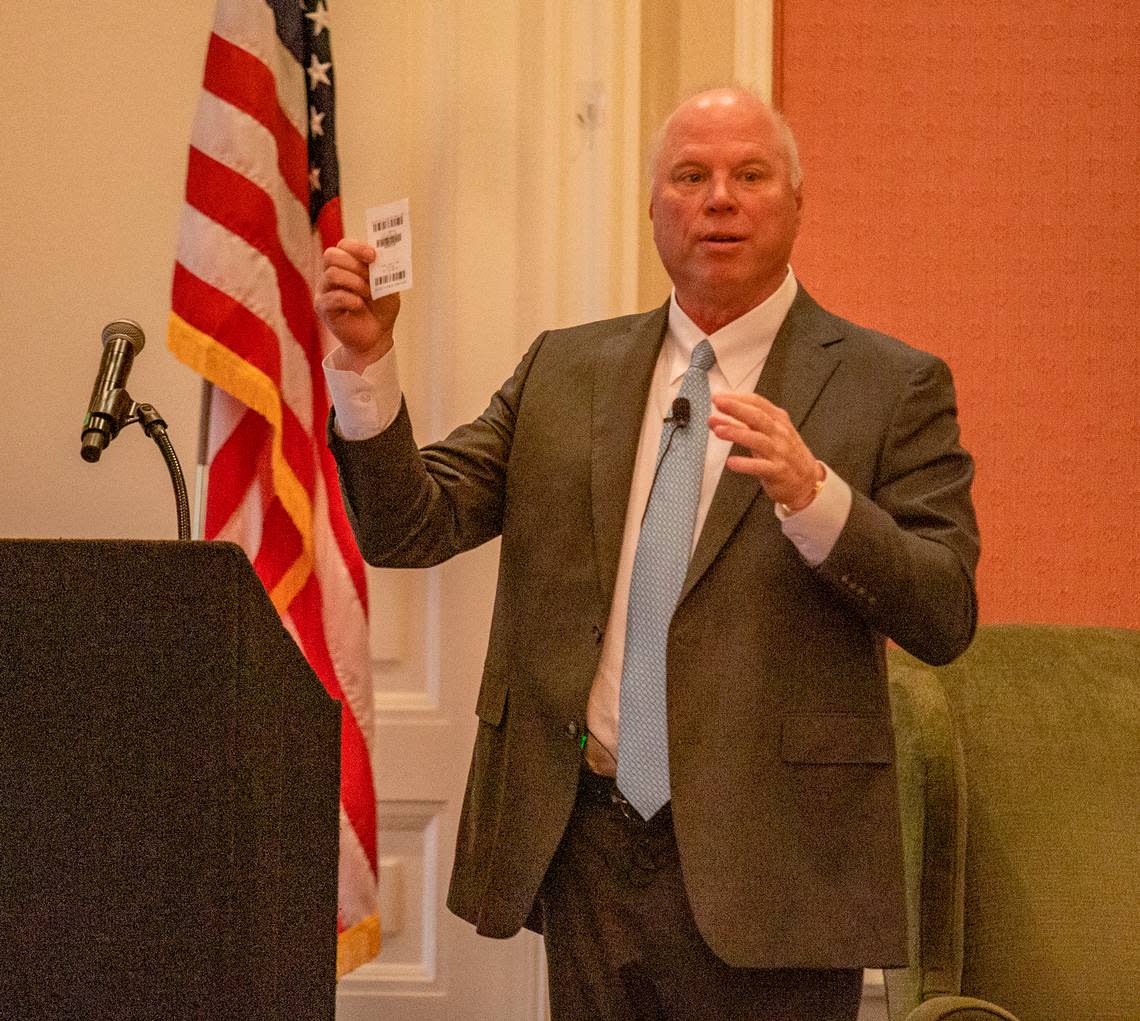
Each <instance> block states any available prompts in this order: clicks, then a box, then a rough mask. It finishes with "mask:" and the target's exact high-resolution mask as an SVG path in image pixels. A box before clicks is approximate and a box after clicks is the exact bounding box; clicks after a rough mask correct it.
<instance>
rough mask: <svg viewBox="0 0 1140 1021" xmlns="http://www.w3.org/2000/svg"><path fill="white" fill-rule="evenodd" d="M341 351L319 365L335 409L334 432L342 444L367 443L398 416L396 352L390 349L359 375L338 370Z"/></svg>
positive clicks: (398, 379) (398, 390) (349, 370)
mask: <svg viewBox="0 0 1140 1021" xmlns="http://www.w3.org/2000/svg"><path fill="white" fill-rule="evenodd" d="M343 351H344V348H343V347H337V348H335V349H333V350H332V351H330V352H329V353H328V355H327V357H326V358H325V360H324V361H323V362H322V363H321V366H322V368H323V369H324V370H325V380H326V382H327V383H328V385H329V394H330V396H331V397H332V402H333V407H334V408H335V409H336V422H335V423H334V428H335V430H336V432H337V433H338V435H340V436H342V437H343V438H344V439H346V440H369V439H371V438H372V437H373V436H378V435H379V434H380V433H382V432H383V431H384V430H385V429H387V428H388V426H390V425H391V424H392V423H393V422H394V421H395V420H396V416H397V415H398V414H399V413H400V399H401V394H400V378H399V374H398V372H397V371H396V349H395V348H394V347H393V348H392V349H391V350H390V351H389V352H388V353H387V354H386V355H384V357H383V358H381V359H379V360H378V361H375V362H373V363H372V364H371V365H369V366H368V368H366V369H365V370H364V372H363V373H359V372H354V371H353V370H352V369H342V368H341V367H340V355H341V352H343Z"/></svg>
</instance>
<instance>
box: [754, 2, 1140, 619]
mask: <svg viewBox="0 0 1140 1021" xmlns="http://www.w3.org/2000/svg"><path fill="white" fill-rule="evenodd" d="M775 85H776V90H775V91H776V98H777V102H778V103H779V104H780V105H781V106H782V107H783V109H784V110H785V112H786V114H787V116H788V119H789V121H790V122H791V124H792V127H793V129H794V130H795V132H796V135H797V138H798V140H799V142H800V147H801V151H802V156H803V163H804V166H805V169H806V180H805V185H804V188H805V199H804V203H805V211H804V227H803V231H802V234H801V237H800V241H799V243H798V245H797V249H796V254H795V258H794V262H795V266H796V270H797V273H798V274H799V276H800V278H801V280H803V282H804V284H805V286H806V287H807V288H808V290H809V291H811V292H812V293H813V294H814V295H815V296H816V297H817V298H818V299H819V300H820V301H821V302H822V303H823V304H824V305H825V306H828V307H830V308H831V309H832V310H833V311H836V312H838V313H839V314H841V315H845V316H846V317H848V318H850V319H854V320H856V321H858V322H862V323H864V324H865V325H868V326H873V327H875V328H878V329H881V330H884V331H886V332H888V333H893V334H895V335H897V336H900V337H902V338H903V339H905V340H908V341H909V342H910V343H913V344H915V345H916V346H919V347H922V348H925V349H926V350H929V351H933V352H935V353H937V354H939V355H941V356H942V357H944V358H945V359H946V360H947V361H948V362H949V363H950V365H951V368H952V369H953V370H954V374H955V378H956V381H957V385H958V394H959V404H960V418H961V423H962V431H963V436H964V440H965V443H966V445H967V447H968V448H969V449H970V450H971V451H972V453H973V454H974V456H975V458H976V459H977V462H978V476H977V482H976V485H975V490H974V492H975V500H976V503H977V507H978V514H979V518H980V522H981V527H982V544H983V555H982V565H981V570H980V576H979V589H980V595H981V600H982V618H983V620H985V621H991V622H992V621H1012V620H1022V621H1049V622H1069V623H1096V624H1114V625H1121V626H1130V627H1140V408H1138V405H1140V328H1138V325H1137V323H1138V320H1140V297H1138V295H1140V128H1138V123H1140V4H1137V3H1134V2H1133V3H1106V2H1096V0H1094V2H1092V3H1089V2H1085V3H1071V2H1055V0H1051V2H1049V3H1046V4H1040V5H1030V4H1022V3H1014V2H1012V0H997V2H993V0H991V2H984V3H983V2H980V0H973V2H960V3H954V4H924V3H918V2H909V0H880V2H878V3H875V4H848V3H843V2H839V0H782V2H781V0H778V2H777V31H776V83H775Z"/></svg>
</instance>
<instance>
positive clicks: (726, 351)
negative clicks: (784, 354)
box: [665, 266, 798, 389]
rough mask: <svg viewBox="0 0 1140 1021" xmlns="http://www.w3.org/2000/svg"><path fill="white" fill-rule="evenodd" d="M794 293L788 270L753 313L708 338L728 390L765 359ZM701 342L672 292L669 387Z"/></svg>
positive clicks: (793, 280)
mask: <svg viewBox="0 0 1140 1021" xmlns="http://www.w3.org/2000/svg"><path fill="white" fill-rule="evenodd" d="M797 289H798V285H797V284H796V278H795V274H793V273H792V270H791V267H790V266H789V267H788V273H787V276H785V277H784V282H783V283H782V284H780V286H779V287H777V288H776V290H775V291H774V292H773V293H772V294H771V295H769V296H768V297H767V298H765V299H764V301H762V302H761V303H760V304H759V305H757V306H756V307H755V308H754V309H750V310H749V311H748V312H745V313H744V315H742V316H740V317H739V318H737V319H734V320H733V321H732V322H731V323H729V324H728V325H727V326H722V327H721V328H720V329H719V330H717V331H716V332H715V333H712V334H710V335H709V337H708V340H709V343H710V344H712V349H713V353H714V354H715V355H716V364H717V368H719V369H720V371H721V373H722V374H723V375H724V378H725V380H726V381H727V383H728V385H729V388H730V389H736V388H737V387H739V386H740V385H741V383H742V381H743V380H745V379H747V378H748V375H749V373H751V372H753V371H755V369H756V366H757V365H759V364H760V363H761V362H762V361H764V359H765V358H767V357H768V352H769V351H770V350H771V349H772V342H773V341H774V340H775V339H776V333H777V332H778V331H779V329H780V326H781V325H782V324H783V322H784V319H785V318H786V317H787V314H788V309H790V308H791V307H792V301H793V300H795V297H796V290H797ZM704 339H705V334H704V333H702V332H701V329H700V327H698V326H697V324H696V323H694V322H693V321H692V319H690V318H689V317H688V315H687V314H686V313H685V310H684V309H683V308H681V306H680V305H678V304H677V291H676V288H674V289H673V293H672V294H671V295H670V297H669V329H668V331H667V333H666V335H665V345H666V357H667V359H668V374H669V382H670V383H675V382H676V381H677V380H679V379H680V378H681V377H682V376H683V375H684V374H685V370H686V369H687V368H688V367H689V362H690V360H691V359H692V357H693V349H694V348H695V347H696V346H697V345H698V344H699V343H700V342H701V341H702V340H704Z"/></svg>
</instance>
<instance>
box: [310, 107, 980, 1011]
mask: <svg viewBox="0 0 1140 1021" xmlns="http://www.w3.org/2000/svg"><path fill="white" fill-rule="evenodd" d="M653 170H654V176H653V187H652V199H651V205H650V216H651V218H652V220H653V228H654V238H655V241H656V244H657V248H658V251H659V253H660V256H661V260H662V263H663V264H664V266H665V268H666V270H667V271H668V273H669V275H670V278H671V279H672V281H673V284H674V292H673V295H672V296H671V298H670V300H669V302H668V303H667V304H666V305H665V306H663V307H662V308H659V309H657V310H655V311H653V312H649V313H646V314H642V315H634V316H626V317H623V318H620V319H616V320H610V321H606V322H600V323H592V324H589V325H585V326H580V327H576V328H573V329H568V330H556V331H550V332H547V333H544V334H542V335H541V336H540V337H539V338H538V339H537V340H536V341H535V342H534V344H533V345H532V346H531V348H530V350H529V351H528V352H527V354H526V355H525V357H524V358H523V360H522V361H521V363H520V364H519V366H518V367H517V369H516V370H515V372H514V375H513V376H512V377H511V378H510V379H509V380H507V382H506V383H504V384H503V386H502V388H501V389H500V390H499V391H498V392H497V393H496V394H495V395H494V396H493V397H492V399H491V402H490V405H489V406H488V408H487V410H486V411H485V412H484V413H483V415H481V416H480V417H479V418H478V419H477V420H475V421H474V422H472V423H470V424H469V425H466V426H463V427H461V428H459V429H457V430H455V431H454V432H453V433H452V434H451V435H450V436H448V437H447V439H445V440H444V441H442V442H440V443H437V444H433V445H431V446H428V447H425V448H423V449H422V450H418V449H417V447H416V444H415V442H414V440H413V438H412V434H411V428H410V424H409V420H408V415H407V411H406V409H405V408H404V407H403V404H402V400H401V399H400V397H399V389H398V383H397V382H396V380H395V375H394V368H393V367H392V366H391V364H390V362H391V358H390V357H389V356H388V352H389V351H390V350H391V348H392V343H393V342H392V328H393V325H394V322H395V318H396V313H397V311H398V307H399V302H398V298H394V297H393V298H388V299H381V300H380V301H378V302H372V301H370V300H369V298H368V284H367V264H368V263H369V262H370V261H372V258H373V257H374V253H373V251H372V249H371V248H370V247H368V246H367V245H362V244H361V243H359V242H354V241H348V240H346V241H344V242H342V243H341V244H340V245H339V246H338V247H337V248H333V249H329V250H328V251H327V252H326V253H325V265H326V270H325V273H324V276H323V278H322V281H321V284H320V285H319V288H318V295H317V303H318V309H319V311H320V313H321V315H322V317H323V318H324V320H325V322H326V323H327V324H328V325H329V327H330V328H331V329H332V330H333V332H334V333H335V334H336V336H337V337H338V338H339V339H340V340H341V343H342V345H343V347H342V348H341V349H340V350H339V351H337V352H334V354H333V355H330V358H329V361H328V363H327V366H328V367H327V373H328V377H329V381H330V385H331V386H332V388H333V391H334V399H335V403H336V418H335V420H334V422H333V423H332V426H331V428H330V434H329V435H330V443H331V445H332V449H333V452H334V454H335V455H336V458H337V462H338V464H339V466H340V472H341V481H342V486H343V490H344V496H345V500H346V504H347V506H348V511H349V515H350V518H351V520H352V522H353V527H354V529H355V531H356V535H357V539H358V542H359V543H360V546H361V549H362V550H363V552H364V555H365V557H366V558H367V559H368V560H369V561H370V562H372V563H375V564H380V565H385V566H406V567H422V566H427V565H431V564H434V563H438V562H439V561H441V560H444V559H446V558H447V557H450V556H453V555H454V554H456V553H459V552H462V551H464V550H467V549H471V548H472V547H474V546H477V545H479V544H480V543H482V542H485V541H487V540H488V539H491V538H493V537H494V536H496V535H501V536H502V550H501V557H500V567H499V580H498V590H497V595H496V601H495V611H494V618H493V622H492V627H491V635H490V642H489V648H488V653H487V661H486V666H485V668H484V673H483V679H482V685H481V688H480V692H479V698H478V702H477V706H476V712H477V714H478V716H479V720H480V724H479V731H478V735H477V738H476V745H475V749H474V756H473V760H472V765H471V773H470V778H469V781H468V788H467V795H466V800H465V803H464V810H463V816H462V819H461V822H460V831H459V839H458V846H457V848H456V859H455V869H454V873H453V877H452V885H451V890H450V894H449V898H448V904H449V906H450V907H451V908H452V910H454V911H455V912H456V913H457V914H459V915H460V916H462V917H464V918H466V919H468V920H469V921H471V922H472V923H473V924H475V925H476V927H477V929H478V931H479V932H481V933H484V934H487V935H491V936H499V937H505V936H510V935H512V934H513V933H515V932H517V931H518V929H519V928H520V927H521V926H522V925H524V924H528V925H530V926H531V927H533V928H537V929H539V930H541V931H543V933H544V936H545V939H546V945H547V957H548V962H549V966H550V975H551V1000H552V1008H553V1014H554V1016H555V1017H556V1018H563V1017H567V1018H568V1017H580V1018H604V1019H610V1018H614V1019H617V1018H642V1017H646V1018H649V1017H707V1018H764V1019H767V1021H771V1019H774V1018H811V1019H824V1018H835V1019H850V1018H854V1016H855V1014H856V1013H857V1011H858V1002H859V989H860V969H861V968H862V967H864V966H884V965H896V964H901V963H903V962H904V961H905V956H906V942H905V926H906V919H905V910H904V903H903V890H902V861H901V850H900V835H899V822H898V812H897V798H896V788H895V777H894V769H893V764H892V763H893V753H894V749H893V742H892V736H891V730H890V716H889V706H888V702H887V689H886V673H885V665H884V642H885V639H887V638H890V639H893V640H894V641H896V642H898V643H899V644H900V645H902V646H903V647H904V648H906V649H908V650H910V651H911V652H913V653H914V654H916V655H918V656H919V657H920V658H923V659H925V660H927V661H930V662H935V663H940V662H945V661H947V660H949V659H952V658H953V657H954V656H956V655H958V654H959V653H960V652H962V651H963V650H964V649H965V647H966V646H967V644H968V643H969V641H970V638H971V637H972V634H973V630H974V626H975V616H976V598H975V594H974V581H973V577H974V569H975V565H976V562H977V556H978V538H977V530H976V525H975V520H974V514H973V508H972V505H971V502H970V496H969V489H970V482H971V478H972V473H973V472H972V463H971V461H970V458H969V456H968V455H967V454H966V453H965V452H964V451H963V450H962V449H961V448H960V446H959V445H958V429H957V423H956V408H955V398H954V391H953V385H952V383H951V379H950V375H949V372H948V370H947V369H946V366H945V365H944V364H943V363H942V362H940V361H939V360H938V359H936V358H934V357H932V356H930V355H926V354H923V353H921V352H918V351H916V350H914V349H912V348H909V347H907V346H906V345H904V344H902V343H901V342H899V341H896V340H893V339H891V338H888V337H884V336H882V335H881V334H877V333H874V332H872V331H869V330H866V329H863V328H861V327H858V326H855V325H853V324H851V323H848V322H845V321H843V320H841V319H839V318H837V317H835V316H833V315H831V314H830V313H828V312H826V311H824V310H823V309H822V308H820V307H819V306H818V305H817V304H816V303H815V302H814V301H813V300H812V299H811V298H810V297H809V296H808V295H807V293H806V292H805V291H804V290H803V289H802V288H800V287H799V286H798V284H797V282H796V280H795V277H794V276H793V275H792V273H791V271H790V270H789V269H788V260H789V258H790V255H791V250H792V245H793V242H794V240H795V236H796V233H797V230H798V227H799V219H800V204H801V193H800V179H799V168H798V160H797V157H796V154H795V144H794V141H793V140H792V138H791V134H790V132H788V130H787V128H786V126H785V125H784V124H783V122H782V120H781V119H780V118H779V117H777V116H776V115H774V114H773V113H772V112H771V111H770V110H769V109H768V107H767V106H765V104H764V103H762V102H761V101H760V100H759V99H757V98H756V97H754V96H752V95H750V94H748V93H746V92H743V91H741V90H738V89H718V90H712V91H709V92H705V93H701V94H699V95H697V96H695V97H693V98H692V99H690V100H688V101H687V102H686V103H684V104H682V105H681V106H680V107H679V108H678V109H677V110H676V111H675V112H674V114H673V115H672V116H671V117H670V119H669V120H668V121H667V123H666V125H665V128H664V131H663V134H662V136H661V139H660V141H659V144H658V145H657V147H656V150H655V153H654V167H653ZM710 348H711V351H710ZM360 391H365V392H367V393H368V394H370V395H372V399H365V400H363V401H356V400H354V399H353V396H352V395H353V393H355V392H360ZM710 402H711V403H710ZM384 407H386V408H387V410H386V411H385V410H381V411H373V410H369V411H368V412H367V413H362V412H361V410H360V409H361V408H368V409H375V408H381V409H382V408H384ZM706 407H707V408H708V410H707V411H706V410H704V409H705V408H706ZM706 423H707V428H706ZM682 465H686V466H687V467H683V468H682V467H681V466H682ZM685 472H689V475H688V479H689V481H688V482H687V483H685V482H684V481H679V480H681V479H682V477H683V476H684V473H685ZM668 535H672V536H673V538H672V540H669V539H666V538H662V537H663V536H668ZM678 549H679V550H680V555H679V557H678V556H677V550H678ZM671 563H679V564H680V567H679V568H678V569H674V568H672V567H670V566H668V564H671ZM662 565H665V566H662Z"/></svg>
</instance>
